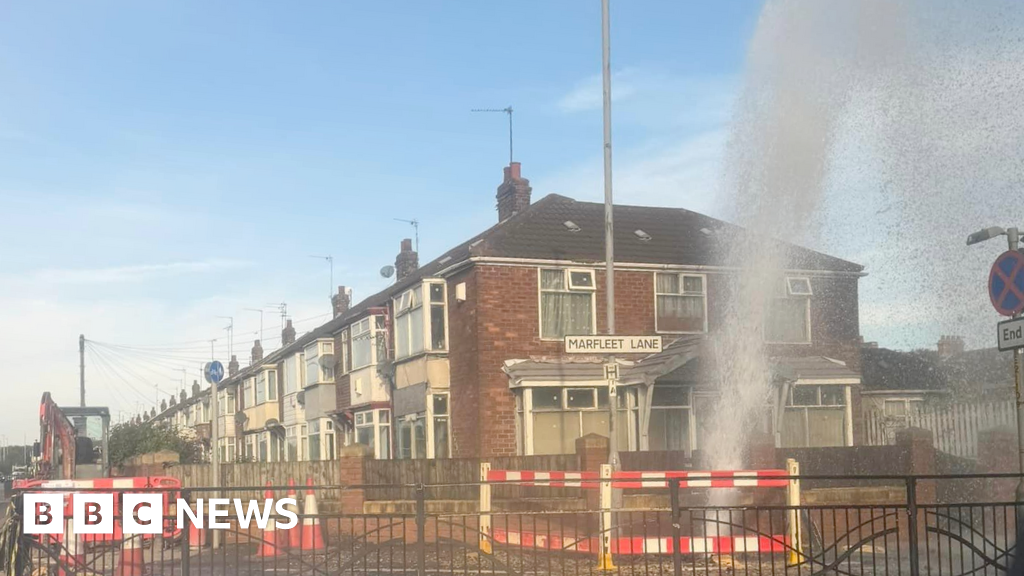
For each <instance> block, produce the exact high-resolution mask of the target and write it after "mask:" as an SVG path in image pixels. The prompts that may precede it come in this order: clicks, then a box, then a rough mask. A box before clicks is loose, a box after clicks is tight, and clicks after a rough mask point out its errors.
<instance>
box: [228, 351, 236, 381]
mask: <svg viewBox="0 0 1024 576" xmlns="http://www.w3.org/2000/svg"><path fill="white" fill-rule="evenodd" d="M235 374H238V357H237V356H235V355H234V354H232V355H231V361H230V362H228V376H229V377H231V376H234V375H235Z"/></svg>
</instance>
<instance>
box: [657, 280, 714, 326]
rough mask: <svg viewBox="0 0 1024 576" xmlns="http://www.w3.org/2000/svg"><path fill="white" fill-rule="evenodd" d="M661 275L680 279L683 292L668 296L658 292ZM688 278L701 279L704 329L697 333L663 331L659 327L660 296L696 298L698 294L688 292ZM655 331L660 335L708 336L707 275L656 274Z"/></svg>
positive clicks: (680, 287)
mask: <svg viewBox="0 0 1024 576" xmlns="http://www.w3.org/2000/svg"><path fill="white" fill-rule="evenodd" d="M659 274H675V275H676V276H678V277H679V289H680V290H682V291H681V292H679V293H678V294H668V293H665V292H658V275H659ZM687 277H692V278H700V286H701V290H702V293H701V296H702V297H703V298H704V328H703V329H702V330H699V331H695V332H687V331H676V330H662V329H661V328H660V327H659V326H658V316H659V314H658V296H696V295H697V294H696V293H693V292H689V293H688V292H686V289H685V287H684V283H685V281H686V278H687ZM654 331H655V332H657V333H659V334H707V332H708V276H707V274H695V273H692V272H655V273H654Z"/></svg>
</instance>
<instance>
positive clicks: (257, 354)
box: [249, 340, 263, 366]
mask: <svg viewBox="0 0 1024 576" xmlns="http://www.w3.org/2000/svg"><path fill="white" fill-rule="evenodd" d="M261 360H263V346H260V341H259V340H253V342H252V356H250V358H249V365H250V366H255V365H256V364H259V362H260V361H261Z"/></svg>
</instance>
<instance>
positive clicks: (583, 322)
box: [540, 270, 595, 339]
mask: <svg viewBox="0 0 1024 576" xmlns="http://www.w3.org/2000/svg"><path fill="white" fill-rule="evenodd" d="M594 332H595V328H594V271H593V270H541V271H540V337H541V338H545V339H561V338H563V337H565V336H576V335H583V334H593V333H594Z"/></svg>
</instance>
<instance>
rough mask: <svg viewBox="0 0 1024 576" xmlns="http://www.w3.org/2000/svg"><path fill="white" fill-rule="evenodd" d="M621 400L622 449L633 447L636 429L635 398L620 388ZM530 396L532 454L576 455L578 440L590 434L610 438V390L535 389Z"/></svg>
mask: <svg viewBox="0 0 1024 576" xmlns="http://www.w3.org/2000/svg"><path fill="white" fill-rule="evenodd" d="M619 391H620V392H619V394H618V395H617V398H618V408H617V409H618V425H619V426H618V430H617V431H616V434H617V436H618V441H619V446H620V447H621V448H622V449H624V450H626V449H629V448H628V447H629V446H630V444H629V441H630V438H631V437H633V436H634V435H633V434H630V430H631V428H632V427H634V426H635V422H636V419H635V408H636V402H635V394H634V392H633V391H632V390H630V389H627V388H624V387H620V388H619ZM525 393H526V394H528V395H529V396H528V400H527V402H528V405H529V406H530V408H529V409H528V410H527V411H526V414H525V416H526V419H527V422H526V426H529V427H530V435H529V436H530V437H531V438H532V446H528V450H530V451H531V452H530V453H532V454H572V453H574V452H575V451H576V440H577V439H578V438H580V437H581V436H584V435H586V434H590V433H595V434H600V435H601V436H605V437H607V436H608V430H609V426H608V402H609V397H608V389H607V388H603V387H602V388H597V387H595V388H558V387H543V388H532V389H528V390H526V392H525Z"/></svg>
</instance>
